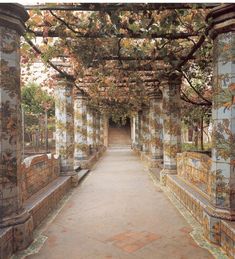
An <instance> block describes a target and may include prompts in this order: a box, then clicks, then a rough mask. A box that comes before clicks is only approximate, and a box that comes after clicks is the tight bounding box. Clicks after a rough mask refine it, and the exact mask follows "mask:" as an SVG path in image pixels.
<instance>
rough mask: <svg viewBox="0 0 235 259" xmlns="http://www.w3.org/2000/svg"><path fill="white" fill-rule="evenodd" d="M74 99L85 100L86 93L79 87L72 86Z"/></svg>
mask: <svg viewBox="0 0 235 259" xmlns="http://www.w3.org/2000/svg"><path fill="white" fill-rule="evenodd" d="M73 94H74V99H83V100H87V95H86V94H85V93H84V92H83V91H82V90H80V89H78V88H76V87H74V92H73Z"/></svg>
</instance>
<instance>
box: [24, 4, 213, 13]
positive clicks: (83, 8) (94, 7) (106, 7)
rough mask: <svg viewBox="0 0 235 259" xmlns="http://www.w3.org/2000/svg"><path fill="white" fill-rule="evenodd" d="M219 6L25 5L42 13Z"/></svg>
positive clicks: (137, 10)
mask: <svg viewBox="0 0 235 259" xmlns="http://www.w3.org/2000/svg"><path fill="white" fill-rule="evenodd" d="M215 6H218V4H216V3H210V4H209V3H207V4H206V3H205V4H204V3H197V4H193V3H192V4H187V3H186V4H184V3H166V4H164V3H148V4H143V3H139V4H136V3H119V4H117V3H114V4H112V3H87V4H86V3H81V4H49V5H25V6H24V7H25V8H26V10H35V9H39V10H42V11H49V10H51V11H93V12H94V11H95V12H97V11H98V12H100V11H101V12H110V11H134V12H139V11H145V10H151V11H154V10H171V9H191V8H197V9H202V8H206V9H211V8H213V7H215Z"/></svg>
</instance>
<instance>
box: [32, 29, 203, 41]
mask: <svg viewBox="0 0 235 259" xmlns="http://www.w3.org/2000/svg"><path fill="white" fill-rule="evenodd" d="M28 31H29V30H28ZM29 32H32V33H33V34H34V35H35V36H36V37H45V34H44V33H43V31H32V30H31V31H29ZM196 36H199V33H198V32H192V33H185V32H178V33H174V34H171V33H149V34H144V33H143V34H141V33H129V34H123V33H115V34H113V35H108V34H106V33H104V34H101V33H96V34H94V33H92V34H91V33H85V34H78V33H77V34H76V36H75V37H76V38H85V39H96V38H97V39H102V38H104V39H107V38H113V39H116V38H119V39H162V38H164V39H168V40H178V39H188V38H189V37H196ZM46 37H50V38H56V37H60V38H70V37H71V34H66V33H65V32H62V33H61V32H57V31H53V30H49V31H48V32H47V35H46Z"/></svg>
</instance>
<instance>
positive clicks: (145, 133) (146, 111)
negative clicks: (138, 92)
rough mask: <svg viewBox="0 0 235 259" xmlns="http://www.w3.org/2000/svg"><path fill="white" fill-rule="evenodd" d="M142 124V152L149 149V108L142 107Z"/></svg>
mask: <svg viewBox="0 0 235 259" xmlns="http://www.w3.org/2000/svg"><path fill="white" fill-rule="evenodd" d="M142 115H143V125H142V139H143V150H142V151H143V152H145V153H147V152H148V151H149V140H150V134H149V109H148V108H144V109H143V114H142Z"/></svg>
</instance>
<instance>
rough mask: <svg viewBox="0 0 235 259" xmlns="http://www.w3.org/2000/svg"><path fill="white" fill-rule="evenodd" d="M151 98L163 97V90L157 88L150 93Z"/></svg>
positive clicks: (158, 98)
mask: <svg viewBox="0 0 235 259" xmlns="http://www.w3.org/2000/svg"><path fill="white" fill-rule="evenodd" d="M148 96H149V99H150V100H161V99H162V91H161V90H155V91H151V92H149V93H148Z"/></svg>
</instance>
